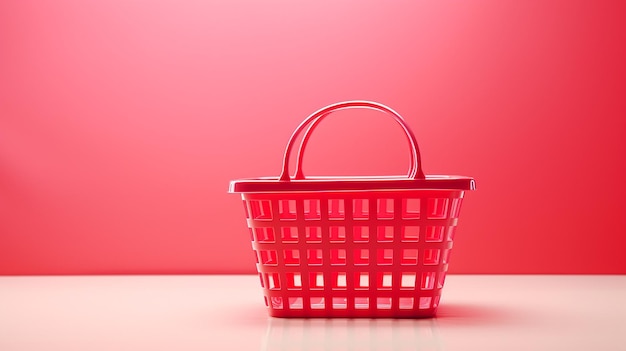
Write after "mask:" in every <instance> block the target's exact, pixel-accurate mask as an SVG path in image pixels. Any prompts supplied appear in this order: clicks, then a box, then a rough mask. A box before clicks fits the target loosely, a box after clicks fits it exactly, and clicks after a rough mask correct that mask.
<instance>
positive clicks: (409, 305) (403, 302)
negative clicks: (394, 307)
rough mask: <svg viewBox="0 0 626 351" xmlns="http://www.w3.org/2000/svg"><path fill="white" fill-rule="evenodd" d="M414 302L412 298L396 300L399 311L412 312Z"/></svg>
mask: <svg viewBox="0 0 626 351" xmlns="http://www.w3.org/2000/svg"><path fill="white" fill-rule="evenodd" d="M414 301H415V300H414V299H413V298H412V297H400V298H398V308H399V309H401V310H412V309H413V304H414Z"/></svg>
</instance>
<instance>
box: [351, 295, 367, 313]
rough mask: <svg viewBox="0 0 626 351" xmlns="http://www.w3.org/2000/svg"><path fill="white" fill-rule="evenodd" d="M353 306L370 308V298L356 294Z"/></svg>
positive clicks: (359, 308) (358, 308)
mask: <svg viewBox="0 0 626 351" xmlns="http://www.w3.org/2000/svg"><path fill="white" fill-rule="evenodd" d="M354 308H355V309H357V310H367V309H369V308H370V298H369V297H361V296H357V297H355V298H354Z"/></svg>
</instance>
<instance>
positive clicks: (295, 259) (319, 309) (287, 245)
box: [230, 101, 475, 318]
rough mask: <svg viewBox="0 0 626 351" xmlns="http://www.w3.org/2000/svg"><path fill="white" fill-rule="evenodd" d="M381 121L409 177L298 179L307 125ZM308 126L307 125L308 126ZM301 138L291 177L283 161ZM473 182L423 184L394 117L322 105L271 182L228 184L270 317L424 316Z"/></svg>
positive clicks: (431, 180)
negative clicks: (348, 115) (396, 135)
mask: <svg viewBox="0 0 626 351" xmlns="http://www.w3.org/2000/svg"><path fill="white" fill-rule="evenodd" d="M353 107H361V108H373V109H376V110H379V111H383V112H386V113H387V114H388V115H391V116H392V117H394V119H395V120H396V121H397V122H398V123H399V124H400V125H401V126H402V127H403V129H404V130H405V132H406V133H405V134H406V136H407V139H408V141H409V144H410V145H411V148H412V156H413V158H412V159H411V167H410V169H409V175H408V176H406V177H404V176H387V177H324V178H321V177H317V178H315V177H313V178H311V177H304V175H302V168H301V160H302V155H303V151H304V149H305V147H306V142H307V141H308V138H309V136H310V133H311V132H312V131H313V129H314V128H315V126H316V125H317V124H318V123H319V122H320V121H321V120H322V119H323V118H324V117H326V116H327V115H328V114H330V113H331V112H334V111H337V110H340V109H345V108H353ZM309 125H310V126H309ZM307 126H308V127H309V128H308V130H307V132H306V133H305V136H304V137H303V139H302V142H301V146H300V151H299V154H298V163H297V166H296V168H297V172H296V176H295V177H293V178H292V177H290V176H289V170H288V159H289V154H290V152H291V149H292V147H293V144H294V142H295V139H296V138H297V137H298V135H299V134H300V133H301V132H302V131H303V130H304V129H305V128H306V127H307ZM474 188H475V183H474V180H473V179H472V178H469V177H463V176H431V175H429V176H425V175H424V174H423V173H422V172H421V160H420V156H419V151H418V148H417V142H416V141H415V137H414V135H413V133H412V132H411V130H410V129H409V128H408V126H407V125H406V123H405V122H404V120H403V119H402V117H400V116H399V115H398V114H397V113H396V112H395V111H393V110H391V109H389V108H388V107H386V106H384V105H381V104H378V103H373V102H366V101H350V102H344V103H339V104H335V105H330V106H328V107H326V108H324V109H321V110H319V111H317V112H316V113H314V114H312V115H311V116H309V118H307V119H306V120H305V121H304V122H303V123H302V124H301V125H300V126H299V127H298V129H296V131H295V132H294V134H293V135H292V137H291V140H290V141H289V143H288V146H287V150H286V151H285V155H284V162H283V172H282V174H281V176H280V177H279V178H256V179H247V180H236V181H233V182H231V185H230V192H233V193H240V194H241V195H242V198H243V204H244V209H245V214H246V220H247V224H248V227H249V231H250V239H251V241H252V248H253V250H254V255H255V257H256V267H257V271H258V275H259V280H260V283H261V287H262V289H263V295H264V300H265V304H266V306H267V308H268V311H269V314H270V315H271V316H273V317H367V318H372V317H392V318H418V317H433V316H434V315H435V313H436V311H437V307H438V305H439V300H440V297H441V291H442V289H443V286H444V281H445V276H446V272H447V270H448V264H449V260H450V252H451V249H452V244H453V239H454V232H455V228H456V226H457V224H458V220H459V213H460V209H461V203H462V200H463V196H464V193H465V191H466V190H473V189H474Z"/></svg>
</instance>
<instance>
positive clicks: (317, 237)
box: [304, 227, 322, 243]
mask: <svg viewBox="0 0 626 351" xmlns="http://www.w3.org/2000/svg"><path fill="white" fill-rule="evenodd" d="M304 236H305V240H306V242H307V243H321V242H322V228H321V227H306V228H304Z"/></svg>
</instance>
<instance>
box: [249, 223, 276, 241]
mask: <svg viewBox="0 0 626 351" xmlns="http://www.w3.org/2000/svg"><path fill="white" fill-rule="evenodd" d="M254 232H255V233H256V240H257V241H258V242H260V243H274V242H276V236H275V235H274V228H272V227H258V228H254Z"/></svg>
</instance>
